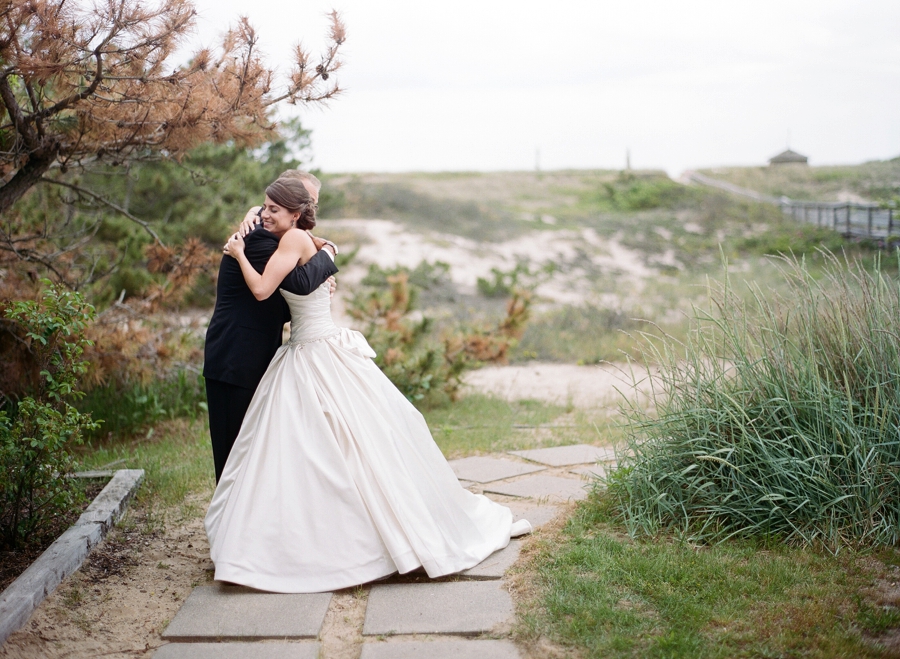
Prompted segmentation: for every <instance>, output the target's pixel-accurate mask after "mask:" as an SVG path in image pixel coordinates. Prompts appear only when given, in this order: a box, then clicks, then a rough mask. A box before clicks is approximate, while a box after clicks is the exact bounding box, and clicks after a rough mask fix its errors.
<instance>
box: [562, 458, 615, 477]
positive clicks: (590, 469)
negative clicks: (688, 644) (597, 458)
mask: <svg viewBox="0 0 900 659" xmlns="http://www.w3.org/2000/svg"><path fill="white" fill-rule="evenodd" d="M615 468H616V463H615V462H613V463H607V464H595V465H578V466H577V467H572V468H571V469H569V473H570V474H575V475H576V476H581V477H582V478H583V479H584V480H587V481H591V480H593V479H595V478H600V477H602V476H606V474H608V473H609V472H610V471H612V470H613V469H615Z"/></svg>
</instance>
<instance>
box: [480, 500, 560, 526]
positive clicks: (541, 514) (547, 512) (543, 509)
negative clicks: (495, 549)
mask: <svg viewBox="0 0 900 659" xmlns="http://www.w3.org/2000/svg"><path fill="white" fill-rule="evenodd" d="M495 498H496V497H495ZM503 505H504V506H507V507H508V508H509V509H510V510H511V511H512V513H513V522H518V521H519V520H520V519H527V520H528V521H529V522H531V525H532V526H533V527H534V528H535V529H539V528H541V527H542V526H544V524H546V523H547V522H550V521H552V520H554V519H556V516H557V515H559V513H560V511H561V510H562V507H561V506H559V505H554V504H551V503H545V504H539V503H536V502H534V501H532V500H531V499H519V500H518V501H503Z"/></svg>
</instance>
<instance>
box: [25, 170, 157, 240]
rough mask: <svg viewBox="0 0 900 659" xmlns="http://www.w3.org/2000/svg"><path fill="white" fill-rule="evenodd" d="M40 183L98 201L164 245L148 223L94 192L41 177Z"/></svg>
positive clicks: (65, 182)
mask: <svg viewBox="0 0 900 659" xmlns="http://www.w3.org/2000/svg"><path fill="white" fill-rule="evenodd" d="M41 182H43V183H51V184H53V185H59V186H62V187H64V188H69V189H70V190H74V191H75V192H77V193H78V194H82V195H84V196H86V197H90V198H91V199H93V200H94V201H99V202H100V203H101V204H103V205H105V206H108V207H109V208H111V209H113V210H114V211H116V212H117V213H119V214H121V215H124V216H125V217H127V218H128V219H129V220H131V221H132V222H134V223H135V224H139V225H140V226H142V227H143V228H144V231H146V232H147V233H148V234H150V235H151V236H152V237H153V239H154V240H155V241H156V242H157V243H159V244H160V245H164V244H165V243H163V241H162V240H160V238H159V236H158V235H156V232H155V231H154V230H153V229H152V228H151V227H150V223H149V222H145V221H144V220H142V219H140V218H139V217H135V216H134V215H132V214H131V213H129V212H128V211H127V210H125V209H124V208H122V207H121V206H119V205H118V204H116V203H114V202H112V201H110V200H109V199H107V198H106V197H103V196H101V195H98V194H97V193H96V192H92V191H91V190H88V189H87V188H83V187H81V186H80V185H75V184H74V183H68V182H67V181H60V180H57V179H52V178H47V177H46V176H44V177H41Z"/></svg>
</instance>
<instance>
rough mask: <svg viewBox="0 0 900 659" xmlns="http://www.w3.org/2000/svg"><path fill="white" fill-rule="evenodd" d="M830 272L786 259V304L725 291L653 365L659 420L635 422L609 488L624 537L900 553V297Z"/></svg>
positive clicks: (643, 411) (654, 356)
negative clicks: (665, 533) (757, 540)
mask: <svg viewBox="0 0 900 659" xmlns="http://www.w3.org/2000/svg"><path fill="white" fill-rule="evenodd" d="M825 257H826V260H827V262H828V264H827V266H826V267H825V269H824V273H822V274H820V275H819V274H817V275H816V276H813V274H811V273H810V271H809V270H808V269H807V268H806V267H805V265H804V262H803V261H798V260H796V259H783V260H782V266H781V267H782V274H783V276H784V277H785V279H786V281H787V284H788V286H787V292H786V293H784V294H775V293H771V292H764V291H761V290H756V291H755V292H754V293H755V294H754V295H753V296H751V298H750V300H751V301H750V303H747V302H745V301H743V298H742V297H741V296H739V295H737V294H736V292H735V291H734V290H733V289H732V287H731V286H730V284H729V283H728V280H727V278H726V281H725V283H724V284H723V285H722V286H721V287H720V288H719V289H718V290H715V291H714V292H713V295H712V302H713V303H714V305H713V307H712V311H710V312H708V313H698V314H697V318H696V326H695V328H694V330H693V332H692V333H691V334H690V336H689V338H688V339H687V340H686V342H685V343H684V344H677V343H675V342H674V341H668V342H662V343H656V344H653V345H652V346H651V348H649V349H648V350H649V351H650V352H649V353H648V357H649V358H650V359H651V360H652V361H653V362H654V363H656V364H659V365H660V367H659V370H657V371H651V375H650V380H651V383H652V385H653V393H652V396H651V398H652V400H651V401H650V402H651V404H650V405H646V406H640V405H634V406H632V407H630V408H629V409H628V410H626V412H627V415H628V417H629V418H628V421H629V426H628V446H629V449H630V453H631V455H630V456H626V457H623V459H622V461H621V463H620V464H621V468H620V469H619V470H618V471H616V472H614V473H613V474H612V476H611V477H610V479H609V488H610V493H611V494H612V495H613V496H614V497H615V500H616V501H617V505H618V508H619V510H620V513H621V516H622V519H623V520H624V522H625V523H626V524H627V526H628V528H629V530H630V532H631V533H633V534H655V533H658V532H660V531H662V530H669V531H676V532H678V533H681V534H683V535H684V536H685V537H687V538H689V539H691V540H692V541H700V542H706V541H718V540H722V539H725V538H729V537H733V536H738V537H740V536H744V537H752V536H756V537H760V536H762V537H770V538H773V539H777V540H782V541H784V542H788V543H795V544H804V545H808V544H813V545H821V546H824V547H826V548H828V549H829V550H831V551H838V550H839V548H840V547H842V546H846V545H853V546H856V545H894V544H896V543H897V541H898V540H900V333H898V332H900V289H898V284H897V279H896V277H895V276H888V274H887V273H886V272H885V271H884V269H883V268H882V267H881V265H880V263H876V264H875V267H874V268H872V269H871V270H867V268H866V267H865V266H864V265H863V264H862V263H860V262H848V261H846V260H843V261H842V260H839V259H837V258H836V257H834V256H832V255H831V254H825ZM647 410H651V411H647Z"/></svg>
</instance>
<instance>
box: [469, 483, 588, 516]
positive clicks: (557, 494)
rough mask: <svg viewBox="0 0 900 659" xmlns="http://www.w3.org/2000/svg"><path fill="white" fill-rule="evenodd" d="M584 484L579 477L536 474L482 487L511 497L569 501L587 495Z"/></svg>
mask: <svg viewBox="0 0 900 659" xmlns="http://www.w3.org/2000/svg"><path fill="white" fill-rule="evenodd" d="M585 485H586V484H585V482H584V481H583V480H581V479H575V478H560V477H559V476H547V475H545V474H538V475H537V476H529V477H528V478H523V479H521V480H518V481H516V482H514V483H493V484H491V485H489V486H486V487H485V488H484V489H485V491H490V492H494V493H496V494H505V495H506V496H511V497H529V498H532V499H546V500H548V501H569V500H570V499H571V500H575V501H578V500H580V499H584V498H585V497H587V490H586V489H585ZM529 521H530V520H529ZM532 525H534V522H532Z"/></svg>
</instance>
